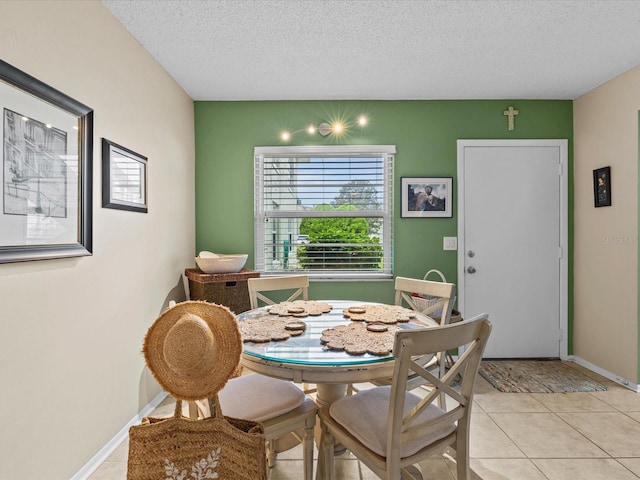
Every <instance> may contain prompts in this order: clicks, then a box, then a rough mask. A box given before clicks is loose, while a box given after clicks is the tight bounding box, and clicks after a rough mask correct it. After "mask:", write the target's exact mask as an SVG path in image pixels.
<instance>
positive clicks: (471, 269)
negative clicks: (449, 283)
mask: <svg viewBox="0 0 640 480" xmlns="http://www.w3.org/2000/svg"><path fill="white" fill-rule="evenodd" d="M467 273H476V269H475V267H467Z"/></svg>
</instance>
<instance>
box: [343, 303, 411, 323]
mask: <svg viewBox="0 0 640 480" xmlns="http://www.w3.org/2000/svg"><path fill="white" fill-rule="evenodd" d="M342 313H343V315H344V316H345V317H348V318H350V319H351V320H353V321H356V322H367V323H385V324H393V323H399V322H400V323H402V322H405V323H406V322H408V321H410V320H411V319H413V318H415V317H416V312H415V311H413V310H409V309H408V308H404V307H400V306H398V305H359V306H353V307H349V308H346V309H344V310H343V311H342Z"/></svg>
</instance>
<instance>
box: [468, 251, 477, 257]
mask: <svg viewBox="0 0 640 480" xmlns="http://www.w3.org/2000/svg"><path fill="white" fill-rule="evenodd" d="M467 255H469V258H473V257H475V256H476V252H474V251H473V250H469V252H468V253H467Z"/></svg>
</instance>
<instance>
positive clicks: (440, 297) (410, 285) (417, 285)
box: [395, 277, 456, 325]
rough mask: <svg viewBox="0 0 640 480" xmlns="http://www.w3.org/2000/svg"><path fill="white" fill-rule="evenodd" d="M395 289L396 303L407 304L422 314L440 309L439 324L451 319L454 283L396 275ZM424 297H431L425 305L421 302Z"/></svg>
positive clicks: (454, 291) (446, 322)
mask: <svg viewBox="0 0 640 480" xmlns="http://www.w3.org/2000/svg"><path fill="white" fill-rule="evenodd" d="M395 290H396V298H395V304H396V305H400V306H405V307H406V306H408V307H409V308H411V309H412V310H415V311H418V312H420V313H422V314H423V315H431V314H433V313H434V312H437V311H441V312H442V313H441V314H440V324H441V325H447V324H448V323H449V320H451V310H452V309H453V302H454V299H455V295H456V286H455V284H453V283H446V282H432V281H429V280H418V279H416V278H407V277H396V281H395ZM413 294H417V295H420V297H415V296H414V295H413ZM424 298H429V299H431V301H429V302H427V303H428V304H427V305H426V306H423V305H422V304H421V303H424V302H423V301H424Z"/></svg>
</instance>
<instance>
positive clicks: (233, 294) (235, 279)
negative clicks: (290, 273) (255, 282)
mask: <svg viewBox="0 0 640 480" xmlns="http://www.w3.org/2000/svg"><path fill="white" fill-rule="evenodd" d="M184 274H185V276H186V277H187V278H188V279H189V296H190V299H191V300H206V301H207V302H211V303H217V304H218V305H224V306H225V307H228V308H229V310H231V311H232V312H233V313H236V314H238V313H242V312H246V311H247V310H250V309H251V302H250V301H249V287H248V286H247V280H248V279H250V278H257V277H259V276H260V272H256V271H254V270H248V269H246V268H243V269H242V270H240V271H239V272H238V273H205V272H203V271H202V270H200V269H199V268H187V269H185V271H184Z"/></svg>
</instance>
